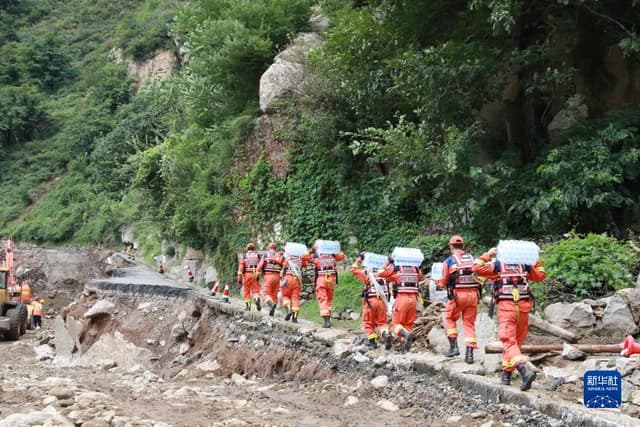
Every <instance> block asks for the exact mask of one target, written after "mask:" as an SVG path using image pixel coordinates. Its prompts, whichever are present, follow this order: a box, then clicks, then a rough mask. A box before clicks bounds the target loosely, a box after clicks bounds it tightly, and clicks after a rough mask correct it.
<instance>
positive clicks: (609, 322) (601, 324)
mask: <svg viewBox="0 0 640 427" xmlns="http://www.w3.org/2000/svg"><path fill="white" fill-rule="evenodd" d="M638 331H639V329H638V326H637V325H636V322H635V321H634V319H633V315H632V314H631V309H630V308H629V305H628V304H627V301H626V300H625V299H624V298H623V297H622V296H620V295H617V294H616V295H613V296H612V297H611V298H610V299H609V304H607V308H605V309H604V314H603V315H602V319H601V320H599V321H598V324H597V326H596V329H595V333H596V334H597V335H600V336H608V337H612V338H619V339H622V338H623V337H624V336H626V335H634V334H636V333H638Z"/></svg>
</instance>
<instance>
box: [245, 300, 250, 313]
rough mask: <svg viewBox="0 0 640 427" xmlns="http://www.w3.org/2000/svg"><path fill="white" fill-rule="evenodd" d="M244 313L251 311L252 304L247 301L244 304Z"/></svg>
mask: <svg viewBox="0 0 640 427" xmlns="http://www.w3.org/2000/svg"><path fill="white" fill-rule="evenodd" d="M244 311H251V302H250V301H247V302H245V303H244Z"/></svg>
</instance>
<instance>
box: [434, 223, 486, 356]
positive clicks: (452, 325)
mask: <svg viewBox="0 0 640 427" xmlns="http://www.w3.org/2000/svg"><path fill="white" fill-rule="evenodd" d="M449 249H450V250H451V256H450V257H448V258H447V259H446V260H444V265H443V269H442V278H441V279H440V280H439V281H438V285H439V286H440V287H446V288H447V294H448V297H449V301H448V302H447V307H446V309H445V314H444V328H445V329H446V331H447V337H448V338H449V346H450V348H449V351H447V352H446V353H445V356H446V357H453V356H458V355H459V354H460V351H459V350H458V326H457V323H458V319H459V318H460V316H462V326H463V328H464V343H465V346H466V353H465V356H464V361H465V362H466V363H469V364H471V363H473V350H474V349H476V348H478V340H477V339H476V316H477V315H478V300H479V297H480V284H479V283H478V282H477V281H475V280H474V278H473V265H474V258H473V255H471V254H468V253H466V252H465V251H464V240H463V239H462V237H460V236H452V237H451V239H450V240H449Z"/></svg>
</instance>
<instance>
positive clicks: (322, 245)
mask: <svg viewBox="0 0 640 427" xmlns="http://www.w3.org/2000/svg"><path fill="white" fill-rule="evenodd" d="M314 245H315V246H316V252H317V253H318V255H329V254H339V253H340V242H338V241H335V240H320V239H318V240H316V242H315V243H314Z"/></svg>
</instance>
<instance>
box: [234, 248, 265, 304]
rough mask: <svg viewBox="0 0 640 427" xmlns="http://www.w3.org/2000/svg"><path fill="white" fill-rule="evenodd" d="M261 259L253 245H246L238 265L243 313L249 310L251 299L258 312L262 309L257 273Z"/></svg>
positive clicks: (258, 273) (258, 275)
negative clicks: (243, 306)
mask: <svg viewBox="0 0 640 427" xmlns="http://www.w3.org/2000/svg"><path fill="white" fill-rule="evenodd" d="M261 258H262V255H260V254H259V253H258V252H256V246H255V244H253V243H248V244H247V251H246V252H245V253H244V254H242V258H241V259H240V263H239V264H238V284H239V285H240V286H242V296H243V297H244V303H245V306H246V307H245V309H244V310H245V311H250V310H251V300H252V299H253V300H254V301H255V303H256V308H257V309H258V311H260V310H261V309H262V307H261V306H260V282H259V279H260V272H259V271H258V264H260V259H261Z"/></svg>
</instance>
